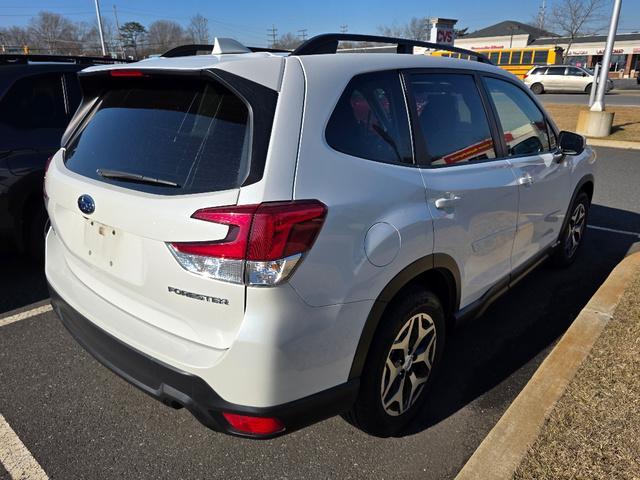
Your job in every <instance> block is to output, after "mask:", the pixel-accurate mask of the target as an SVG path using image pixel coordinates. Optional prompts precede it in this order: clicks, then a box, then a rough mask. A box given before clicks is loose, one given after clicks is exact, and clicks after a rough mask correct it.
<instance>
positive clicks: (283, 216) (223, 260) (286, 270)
mask: <svg viewBox="0 0 640 480" xmlns="http://www.w3.org/2000/svg"><path fill="white" fill-rule="evenodd" d="M326 214H327V207H326V206H325V205H324V204H323V203H321V202H319V201H317V200H299V201H292V202H271V203H262V204H260V205H243V206H235V207H216V208H206V209H202V210H198V211H197V212H195V213H194V214H193V215H192V218H196V219H198V220H204V221H207V222H213V223H218V224H222V225H228V226H229V230H228V231H227V235H226V236H225V238H223V239H222V240H216V241H213V242H193V243H184V242H180V243H169V249H170V250H171V252H172V253H173V255H174V256H175V257H176V259H177V260H178V262H179V263H180V265H181V266H182V267H183V268H185V269H186V270H188V271H190V272H192V273H197V274H199V275H203V276H206V277H210V278H215V279H217V280H223V281H227V282H232V283H245V284H247V285H262V286H271V285H277V284H278V283H281V282H283V281H284V280H286V279H287V278H288V277H289V275H291V273H292V272H293V269H294V268H295V266H296V265H297V264H298V262H299V261H300V259H301V258H302V255H303V254H304V253H305V252H307V251H308V250H309V249H311V247H312V246H313V243H314V242H315V239H316V237H317V236H318V233H319V232H320V229H321V228H322V225H323V223H324V219H325V216H326Z"/></svg>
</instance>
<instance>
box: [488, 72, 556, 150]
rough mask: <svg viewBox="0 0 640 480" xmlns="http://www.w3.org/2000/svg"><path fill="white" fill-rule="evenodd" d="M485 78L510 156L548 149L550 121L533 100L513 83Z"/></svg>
mask: <svg viewBox="0 0 640 480" xmlns="http://www.w3.org/2000/svg"><path fill="white" fill-rule="evenodd" d="M483 80H484V82H485V85H486V88H487V91H488V92H489V97H490V98H491V101H492V102H493V104H494V106H495V109H496V112H497V113H498V120H499V121H500V125H501V126H502V132H503V135H504V141H505V143H506V145H507V148H508V156H510V157H511V156H519V155H533V154H536V153H540V152H544V151H548V150H549V149H550V142H549V136H548V130H547V122H546V120H545V118H544V115H543V114H542V112H541V111H540V109H539V108H538V107H537V106H536V104H535V103H534V102H533V100H531V98H529V96H528V95H527V94H526V93H525V92H524V91H523V90H522V89H521V88H520V87H517V86H515V85H514V84H512V83H510V82H506V81H504V80H499V79H497V78H491V77H484V78H483Z"/></svg>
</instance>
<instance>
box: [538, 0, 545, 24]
mask: <svg viewBox="0 0 640 480" xmlns="http://www.w3.org/2000/svg"><path fill="white" fill-rule="evenodd" d="M546 23H547V0H542V3H541V4H540V8H539V9H538V18H537V19H536V27H538V28H539V29H540V30H544V27H545V24H546Z"/></svg>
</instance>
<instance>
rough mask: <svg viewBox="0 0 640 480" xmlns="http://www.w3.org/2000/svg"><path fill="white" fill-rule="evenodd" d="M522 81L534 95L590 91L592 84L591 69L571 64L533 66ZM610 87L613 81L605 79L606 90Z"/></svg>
mask: <svg viewBox="0 0 640 480" xmlns="http://www.w3.org/2000/svg"><path fill="white" fill-rule="evenodd" d="M524 83H525V85H527V86H528V87H529V88H530V89H531V91H532V92H533V93H535V94H536V95H540V94H541V93H545V92H584V93H590V92H591V86H592V85H593V84H594V81H593V71H591V70H589V69H586V68H582V67H574V66H572V65H549V66H542V67H533V68H532V69H531V70H529V71H528V72H527V73H526V75H525V76H524ZM612 88H613V82H612V81H611V80H610V79H607V89H606V91H607V92H609V91H610V90H611V89H612Z"/></svg>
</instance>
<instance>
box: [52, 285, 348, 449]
mask: <svg viewBox="0 0 640 480" xmlns="http://www.w3.org/2000/svg"><path fill="white" fill-rule="evenodd" d="M49 290H50V293H51V304H52V305H53V308H54V310H55V312H56V314H57V315H58V317H60V320H61V321H62V324H63V325H64V326H65V327H66V329H67V330H68V331H69V332H70V333H71V335H72V336H73V337H74V338H75V339H76V341H77V342H78V343H79V344H80V345H82V347H83V348H84V349H85V350H87V351H88V352H89V353H90V354H91V355H93V356H94V357H95V358H96V359H97V360H98V361H99V362H100V363H102V364H103V365H104V366H106V367H107V368H109V369H110V370H112V371H113V372H114V373H116V374H118V375H119V376H120V377H122V378H124V379H125V380H127V381H128V382H129V383H131V384H133V385H135V386H136V387H138V388H140V389H141V390H142V391H144V392H145V393H147V394H149V395H151V396H152V397H154V398H156V399H157V400H160V401H161V402H163V403H164V404H166V405H169V406H172V407H174V408H182V407H185V408H186V409H187V410H189V411H190V412H191V413H192V414H193V415H194V416H195V417H196V418H197V419H198V420H199V421H200V422H201V423H202V424H204V425H205V426H207V427H209V428H211V429H213V430H216V431H219V432H224V433H228V434H231V435H237V436H243V437H248V436H250V435H247V434H244V433H241V432H238V431H235V430H234V429H233V428H231V426H230V425H229V424H228V423H227V422H226V420H225V419H224V417H223V416H222V412H228V413H236V414H241V415H251V416H258V417H275V418H277V419H279V420H280V421H281V422H282V423H283V424H284V426H285V429H284V430H283V431H281V432H278V433H275V434H271V435H266V436H260V437H253V438H273V437H276V436H280V435H283V434H286V433H290V432H292V431H295V430H298V429H300V428H303V427H305V426H308V425H311V424H313V423H316V422H319V421H321V420H324V419H326V418H329V417H332V416H335V415H338V414H340V413H343V412H344V411H346V410H347V409H348V408H349V407H350V406H351V405H352V404H353V402H354V401H355V398H356V395H357V392H358V387H359V382H358V379H353V380H350V381H348V382H346V383H343V384H341V385H338V386H336V387H333V388H331V389H328V390H324V391H322V392H319V393H316V394H313V395H310V396H308V397H304V398H302V399H300V400H295V401H292V402H288V403H285V404H282V405H276V406H273V407H251V406H246V405H237V404H232V403H229V402H227V401H225V400H223V399H222V398H221V397H220V396H219V395H218V394H217V393H216V392H215V391H214V390H213V389H212V388H211V387H210V386H209V385H208V384H207V383H206V382H205V381H204V380H203V379H202V378H200V377H198V376H196V375H193V374H191V373H187V372H184V371H181V370H178V369H176V368H174V367H172V366H170V365H167V364H165V363H163V362H160V361H159V360H157V359H154V358H152V357H150V356H148V355H146V354H144V353H142V352H140V351H138V350H136V349H134V348H132V347H131V346H129V345H127V344H125V343H124V342H122V341H120V340H118V339H117V338H115V337H114V336H112V335H110V334H109V333H107V332H105V331H104V330H102V329H101V328H99V327H97V326H96V325H95V324H94V323H92V322H91V321H89V320H88V319H87V318H85V317H84V316H83V315H82V314H80V313H79V312H78V311H76V310H75V309H74V308H73V307H71V305H69V304H68V303H67V302H66V301H65V300H64V299H63V298H62V297H60V295H58V293H57V292H56V291H55V290H54V289H53V287H52V286H51V285H49ZM238 381H239V382H241V381H242V379H241V378H238Z"/></svg>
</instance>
